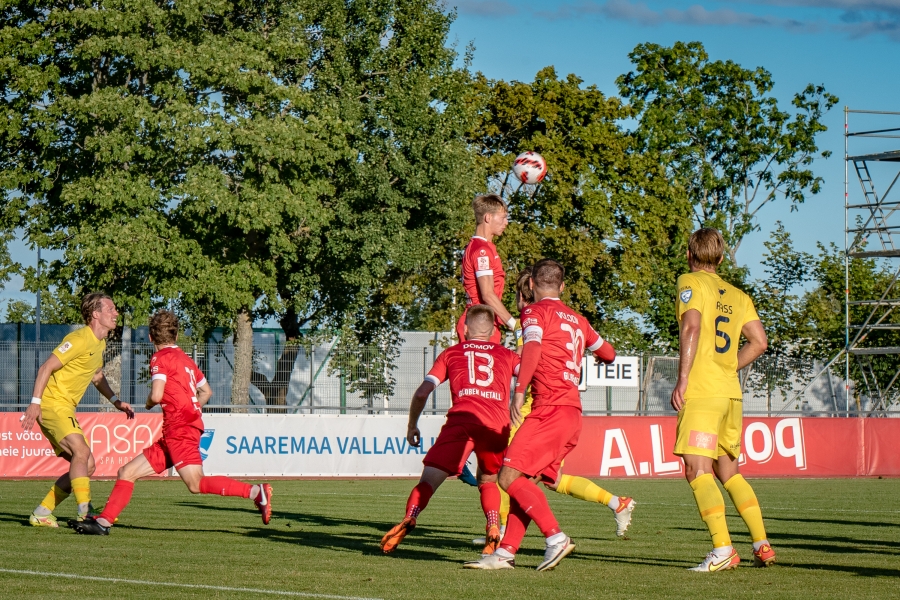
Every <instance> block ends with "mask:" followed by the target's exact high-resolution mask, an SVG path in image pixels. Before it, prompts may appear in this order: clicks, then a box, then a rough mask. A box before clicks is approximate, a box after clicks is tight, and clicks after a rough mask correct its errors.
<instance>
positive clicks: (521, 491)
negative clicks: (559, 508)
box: [506, 477, 559, 537]
mask: <svg viewBox="0 0 900 600" xmlns="http://www.w3.org/2000/svg"><path fill="white" fill-rule="evenodd" d="M506 491H507V492H508V493H509V497H510V498H512V504H518V505H519V506H520V507H521V508H522V510H523V511H525V513H526V514H527V515H528V516H529V517H531V518H532V519H533V520H534V522H535V524H536V525H537V526H538V529H540V530H541V533H542V534H544V537H550V536H551V535H556V534H557V533H559V523H557V521H556V517H555V516H553V511H552V510H550V504H549V503H548V502H547V497H546V496H545V495H544V492H542V491H541V488H539V487H538V486H537V485H535V484H534V482H533V481H531V480H530V479H528V478H527V477H519V478H518V479H516V480H515V481H513V482H512V485H510V486H509V487H508V488H506ZM508 532H509V528H508V527H507V534H508Z"/></svg>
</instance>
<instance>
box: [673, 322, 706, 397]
mask: <svg viewBox="0 0 900 600" xmlns="http://www.w3.org/2000/svg"><path fill="white" fill-rule="evenodd" d="M699 341H700V311H699V310H695V309H691V310H688V311H685V313H684V314H683V315H681V328H680V330H679V333H678V358H679V360H678V381H677V382H676V383H675V389H674V390H672V408H674V409H675V410H681V409H682V408H683V407H684V392H685V390H687V386H688V375H689V374H690V372H691V367H692V366H694V358H696V356H697V344H698V343H699Z"/></svg>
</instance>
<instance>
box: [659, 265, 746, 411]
mask: <svg viewBox="0 0 900 600" xmlns="http://www.w3.org/2000/svg"><path fill="white" fill-rule="evenodd" d="M676 287H677V290H678V294H677V298H676V299H675V309H676V310H675V314H676V315H677V316H678V323H679V325H680V324H681V318H682V316H683V315H684V313H685V312H687V311H689V310H696V311H698V312H699V313H700V338H699V340H698V343H697V354H696V356H695V357H694V364H693V365H692V366H691V372H690V374H689V375H688V386H687V390H686V391H685V392H684V397H685V399H688V398H740V397H741V396H742V393H741V383H740V380H739V379H738V375H737V364H738V360H737V354H738V346H740V343H741V329H743V327H744V325H746V324H747V323H750V322H751V321H759V315H757V314H756V309H755V308H754V307H753V301H752V300H750V296H748V295H747V294H745V293H744V292H742V291H741V290H739V289H737V288H736V287H734V286H733V285H731V284H729V283H726V282H725V281H724V280H723V279H722V278H721V277H719V276H718V275H716V274H715V273H709V272H707V271H696V272H694V273H687V274H685V275H682V276H681V277H679V278H678V283H677V284H676Z"/></svg>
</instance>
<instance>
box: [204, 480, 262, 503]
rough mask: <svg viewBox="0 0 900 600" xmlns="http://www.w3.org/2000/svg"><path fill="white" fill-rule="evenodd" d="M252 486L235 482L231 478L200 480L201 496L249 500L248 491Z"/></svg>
mask: <svg viewBox="0 0 900 600" xmlns="http://www.w3.org/2000/svg"><path fill="white" fill-rule="evenodd" d="M251 489H253V486H252V485H250V484H249V483H244V482H243V481H235V480H234V479H232V478H231V477H223V476H222V475H216V476H215V477H204V478H202V479H201V480H200V493H201V494H215V495H216V496H238V497H240V498H249V497H250V490H251Z"/></svg>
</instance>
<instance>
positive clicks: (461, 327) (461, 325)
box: [456, 307, 500, 344]
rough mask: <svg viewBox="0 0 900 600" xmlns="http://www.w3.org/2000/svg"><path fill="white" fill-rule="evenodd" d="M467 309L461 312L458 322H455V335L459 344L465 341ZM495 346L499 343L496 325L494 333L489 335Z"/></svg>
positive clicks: (498, 331) (495, 325)
mask: <svg viewBox="0 0 900 600" xmlns="http://www.w3.org/2000/svg"><path fill="white" fill-rule="evenodd" d="M468 310H469V308H468V307H466V310H464V311H463V314H462V315H460V317H459V321H457V322H456V335H457V337H458V338H459V341H460V342H464V341H466V311H468ZM490 341H492V342H494V343H495V344H499V343H500V329H499V328H498V327H497V323H494V333H492V334H491V340H490Z"/></svg>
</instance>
